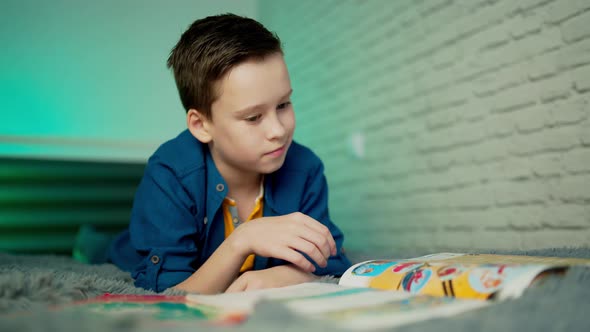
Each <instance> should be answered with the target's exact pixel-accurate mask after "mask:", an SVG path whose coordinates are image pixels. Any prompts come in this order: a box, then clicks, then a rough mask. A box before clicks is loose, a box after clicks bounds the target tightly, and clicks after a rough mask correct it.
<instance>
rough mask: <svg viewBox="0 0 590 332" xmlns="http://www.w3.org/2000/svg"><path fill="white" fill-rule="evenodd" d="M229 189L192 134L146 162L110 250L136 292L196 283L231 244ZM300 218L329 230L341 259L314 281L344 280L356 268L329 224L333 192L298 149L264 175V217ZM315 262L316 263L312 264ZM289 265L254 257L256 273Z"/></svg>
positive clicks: (310, 157)
mask: <svg viewBox="0 0 590 332" xmlns="http://www.w3.org/2000/svg"><path fill="white" fill-rule="evenodd" d="M227 190H228V188H227V184H226V183H225V181H224V179H223V178H222V176H221V174H219V171H218V170H217V168H216V167H215V163H214V161H213V159H212V157H211V154H210V153H209V149H208V147H207V145H205V144H202V143H201V142H199V141H198V140H197V139H195V138H194V137H193V136H192V135H191V134H190V132H189V131H188V130H185V131H183V132H182V133H181V134H180V135H178V137H176V138H174V139H172V140H170V141H168V142H166V143H164V144H163V145H162V146H160V148H159V149H158V150H157V151H156V152H155V153H154V155H152V156H151V157H150V159H149V160H148V163H147V166H146V169H145V173H144V175H143V178H142V180H141V182H140V184H139V187H138V188H137V192H136V194H135V200H134V203H133V209H132V212H131V221H130V224H129V228H128V229H127V230H125V231H124V232H122V233H121V234H119V235H118V236H117V237H116V239H115V240H114V241H113V243H112V244H111V247H110V248H109V259H110V260H111V262H113V263H114V264H115V265H117V266H118V267H119V268H121V269H123V270H125V271H129V272H131V274H132V276H133V278H134V279H135V285H136V286H139V287H142V288H146V289H152V290H155V291H158V292H160V291H163V290H165V289H166V288H169V287H172V286H175V285H177V284H179V283H180V282H182V281H184V280H185V279H187V278H188V277H189V276H191V275H192V274H193V273H194V272H195V271H196V270H197V269H198V268H199V267H200V266H201V265H203V263H204V262H205V261H206V260H207V259H208V258H209V257H210V256H211V254H213V252H214V251H215V250H216V249H217V247H219V245H220V244H221V243H222V242H223V240H224V238H225V234H224V223H223V212H222V209H221V205H222V202H223V199H224V197H225V196H226V194H227ZM297 211H299V212H302V213H304V214H306V215H308V216H310V217H312V218H314V219H316V220H318V221H319V222H321V223H322V224H324V225H326V226H327V227H328V228H329V229H330V232H331V233H332V236H333V237H334V240H335V241H336V247H337V254H336V255H335V256H334V257H330V259H329V260H328V265H327V267H325V268H320V267H319V266H317V265H316V264H315V263H314V265H315V267H316V271H315V272H314V273H315V274H316V275H328V274H331V275H337V276H339V275H341V274H342V273H344V271H345V270H346V269H347V268H348V267H350V261H349V260H348V259H347V258H346V256H345V255H344V253H343V251H342V242H343V239H344V238H343V235H342V232H341V231H340V230H339V229H338V227H337V226H336V225H334V224H333V223H332V221H331V220H330V215H329V212H328V186H327V183H326V178H325V176H324V168H323V164H322V162H321V161H320V159H319V158H318V157H317V156H316V155H315V154H314V153H313V152H312V151H311V150H309V149H308V148H306V147H304V146H302V145H299V144H297V143H296V142H293V143H292V144H291V146H290V148H289V150H288V151H287V156H286V159H285V163H284V164H283V166H282V167H281V168H280V169H279V170H277V171H275V172H274V173H272V174H267V175H265V181H264V212H263V213H264V216H265V217H270V216H280V215H285V214H289V213H292V212H297ZM312 263H313V261H312ZM281 264H286V262H285V261H283V260H280V259H276V258H268V257H261V256H258V255H257V256H256V259H255V261H254V270H261V269H265V268H269V267H273V266H277V265H281Z"/></svg>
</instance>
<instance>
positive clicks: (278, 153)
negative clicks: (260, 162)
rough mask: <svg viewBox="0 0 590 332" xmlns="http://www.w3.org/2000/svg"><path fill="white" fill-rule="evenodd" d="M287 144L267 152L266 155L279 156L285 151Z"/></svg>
mask: <svg viewBox="0 0 590 332" xmlns="http://www.w3.org/2000/svg"><path fill="white" fill-rule="evenodd" d="M286 146H287V145H286V144H285V145H283V146H281V147H280V148H278V149H276V150H273V151H271V152H267V153H265V155H267V156H271V157H278V156H280V155H282V154H283V153H284V152H285V147H286Z"/></svg>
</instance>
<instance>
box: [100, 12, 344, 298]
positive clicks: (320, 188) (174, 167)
mask: <svg viewBox="0 0 590 332" xmlns="http://www.w3.org/2000/svg"><path fill="white" fill-rule="evenodd" d="M168 67H170V68H172V70H173V72H174V78H175V80H176V85H177V87H178V91H179V94H180V98H181V101H182V104H183V106H184V108H185V109H186V112H187V113H186V121H187V126H188V129H187V130H185V131H184V132H182V133H181V134H180V135H179V136H178V137H176V138H174V139H172V140H171V141H168V142H166V143H164V144H163V145H162V146H161V147H160V148H159V149H158V150H157V151H156V152H155V153H154V154H153V155H152V156H151V157H150V159H149V161H148V164H147V166H146V169H145V174H144V176H143V179H142V181H141V183H140V184H139V187H138V189H137V192H136V195H135V201H134V204H133V210H132V213H131V222H130V225H129V229H128V230H126V231H125V232H123V233H122V234H120V235H119V236H118V237H117V238H116V239H115V241H114V242H113V243H112V245H111V248H110V250H109V256H110V260H111V261H112V262H113V263H115V264H116V265H117V266H119V267H120V268H122V269H123V270H126V271H129V272H131V273H132V276H133V278H134V279H135V283H136V285H137V286H140V287H143V288H147V289H153V290H155V291H158V292H159V291H163V290H165V289H167V288H169V287H175V288H176V289H181V290H185V291H189V292H200V293H218V292H223V291H228V292H231V291H242V290H247V289H256V288H267V287H280V286H286V285H290V284H296V283H301V282H307V281H312V280H314V279H315V278H317V277H316V276H319V275H328V274H330V275H341V274H342V273H343V272H344V271H345V270H346V269H347V268H348V267H349V266H350V262H349V261H348V259H347V258H346V257H345V256H344V253H343V251H342V242H343V235H342V233H341V232H340V230H339V229H338V228H337V227H336V226H335V225H334V224H333V223H332V222H331V221H330V216H329V213H328V206H327V204H328V200H327V196H328V189H327V184H326V179H325V177H324V174H323V165H322V163H321V161H320V160H319V158H318V157H317V156H316V155H315V154H313V153H312V152H311V151H310V150H309V149H307V148H305V147H303V146H301V145H299V144H297V143H295V142H293V141H292V137H293V131H294V129H295V118H294V113H293V108H292V105H291V102H290V96H291V93H292V89H291V82H290V79H289V74H288V71H287V67H286V65H285V62H284V59H283V52H282V49H281V44H280V41H279V39H278V38H277V37H276V35H274V34H272V33H271V32H269V31H268V30H267V29H266V28H265V27H263V26H262V25H261V24H260V23H258V22H256V21H254V20H252V19H248V18H244V17H240V16H236V15H233V14H225V15H218V16H211V17H207V18H204V19H201V20H197V21H195V22H194V23H193V24H192V25H191V26H190V27H189V29H188V30H187V31H185V32H184V33H183V35H182V37H181V38H180V41H179V42H178V43H177V45H176V46H175V47H174V48H173V50H172V52H171V55H170V58H169V59H168Z"/></svg>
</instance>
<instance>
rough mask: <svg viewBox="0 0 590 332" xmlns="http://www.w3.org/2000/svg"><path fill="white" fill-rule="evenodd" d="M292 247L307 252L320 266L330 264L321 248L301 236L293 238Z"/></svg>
mask: <svg viewBox="0 0 590 332" xmlns="http://www.w3.org/2000/svg"><path fill="white" fill-rule="evenodd" d="M291 248H293V249H295V250H298V251H300V252H302V253H304V254H307V256H309V257H310V258H311V259H313V261H314V262H316V263H317V265H319V266H320V267H326V266H327V265H328V261H327V260H326V257H324V255H323V254H322V252H321V251H320V249H318V247H317V246H316V245H315V244H314V243H312V242H309V241H307V240H305V239H303V238H300V237H294V238H293V239H292V240H291Z"/></svg>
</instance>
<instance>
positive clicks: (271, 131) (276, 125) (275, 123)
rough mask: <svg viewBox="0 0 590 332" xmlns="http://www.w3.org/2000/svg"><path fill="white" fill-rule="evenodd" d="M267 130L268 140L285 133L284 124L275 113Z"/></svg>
mask: <svg viewBox="0 0 590 332" xmlns="http://www.w3.org/2000/svg"><path fill="white" fill-rule="evenodd" d="M267 132H268V139H269V140H270V139H275V138H279V137H283V136H284V135H285V132H286V129H285V126H284V125H283V123H282V122H281V119H280V118H279V117H278V116H277V114H276V113H275V114H274V116H272V117H271V119H270V123H269V128H268V131H267Z"/></svg>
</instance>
